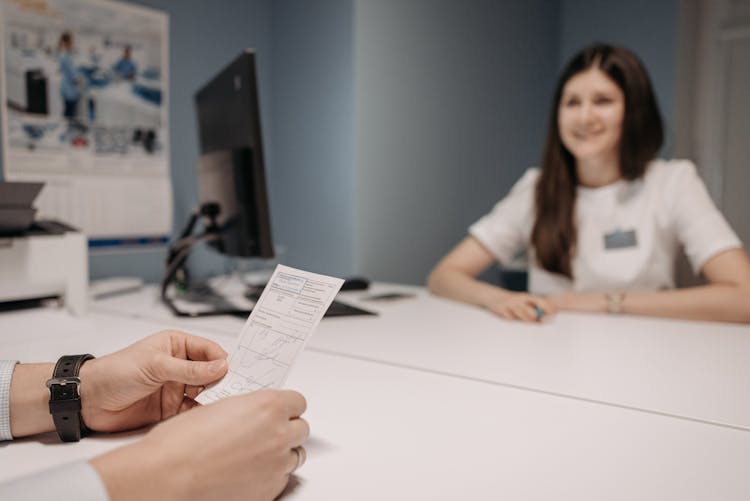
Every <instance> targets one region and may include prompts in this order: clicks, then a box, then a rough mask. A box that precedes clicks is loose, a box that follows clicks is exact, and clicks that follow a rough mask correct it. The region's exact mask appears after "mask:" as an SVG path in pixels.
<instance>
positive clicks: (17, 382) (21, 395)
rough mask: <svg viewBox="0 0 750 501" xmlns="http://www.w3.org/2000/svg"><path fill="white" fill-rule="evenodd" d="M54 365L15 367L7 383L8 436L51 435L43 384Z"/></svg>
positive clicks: (46, 391) (45, 390)
mask: <svg viewBox="0 0 750 501" xmlns="http://www.w3.org/2000/svg"><path fill="white" fill-rule="evenodd" d="M54 367H55V366H54V364H19V365H17V366H16V368H15V370H14V371H13V379H12V380H11V383H10V432H11V434H12V435H13V436H14V437H16V438H18V437H25V436H29V435H36V434H39V433H47V432H50V431H54V429H55V425H54V423H53V422H52V416H50V413H49V390H48V389H47V386H46V385H45V383H46V382H47V380H48V379H49V378H50V376H52V370H53V369H54Z"/></svg>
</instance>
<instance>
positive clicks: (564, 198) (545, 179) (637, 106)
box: [531, 44, 664, 279]
mask: <svg viewBox="0 0 750 501" xmlns="http://www.w3.org/2000/svg"><path fill="white" fill-rule="evenodd" d="M594 65H596V66H597V67H598V68H599V69H600V70H602V71H603V72H604V73H606V74H607V75H608V76H609V77H610V78H611V79H612V80H613V81H614V82H615V83H616V84H617V85H618V86H619V87H620V90H622V92H623V94H624V96H625V113H624V117H623V124H622V137H621V138H620V174H621V176H622V177H623V178H624V179H627V180H632V179H637V178H639V177H641V176H643V174H644V173H645V172H646V167H647V165H648V162H649V161H650V160H651V159H653V158H654V156H655V155H656V152H657V151H659V148H661V145H662V141H663V139H664V132H663V129H662V121H661V115H660V114H659V108H658V106H657V104H656V98H655V97H654V92H653V89H652V88H651V81H650V80H649V77H648V73H646V69H645V68H644V67H643V64H641V62H640V60H639V59H638V57H637V56H636V55H635V54H633V53H632V52H630V51H629V50H627V49H625V48H623V47H617V46H612V45H606V44H594V45H590V46H588V47H586V48H585V49H583V50H582V51H580V52H579V53H578V54H576V55H575V56H573V58H572V59H571V60H570V62H568V64H567V65H566V66H565V68H564V69H563V71H562V73H561V75H560V78H559V79H558V81H557V88H556V90H555V95H554V100H553V103H552V113H551V114H550V121H549V129H548V132H547V141H546V144H545V147H544V157H543V159H542V172H541V175H540V176H539V180H538V181H537V185H536V200H535V203H536V220H535V222H534V228H533V230H532V232H531V244H532V245H533V247H534V251H535V253H536V259H537V261H538V263H539V264H540V266H541V267H542V268H544V269H546V270H548V271H551V272H554V273H560V274H562V275H565V276H566V277H568V278H571V279H572V278H573V270H572V264H571V261H572V258H573V255H574V254H575V252H576V240H577V230H576V226H575V220H574V215H575V201H576V188H577V186H578V176H577V174H576V162H575V158H574V157H573V155H572V154H571V153H570V152H569V151H568V150H567V148H565V146H564V145H563V143H562V140H561V138H560V129H559V127H558V121H557V118H558V110H559V106H560V99H561V98H562V92H563V88H564V87H565V84H566V83H567V82H568V80H570V79H571V78H572V77H573V76H574V75H576V74H578V73H580V72H581V71H584V70H587V69H589V68H591V67H592V66H594Z"/></svg>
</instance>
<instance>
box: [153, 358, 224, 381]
mask: <svg viewBox="0 0 750 501" xmlns="http://www.w3.org/2000/svg"><path fill="white" fill-rule="evenodd" d="M155 369H156V370H155V371H154V372H156V373H157V374H158V375H159V376H160V379H161V380H162V382H164V383H166V382H168V381H174V382H177V383H182V384H190V385H194V386H201V385H206V384H208V383H212V382H214V381H216V380H217V379H219V378H220V377H222V376H223V375H224V374H225V373H226V372H227V361H226V359H224V358H220V359H218V360H211V361H208V362H201V361H197V360H184V359H181V358H175V357H170V356H166V357H163V358H160V359H159V360H158V361H157V367H155Z"/></svg>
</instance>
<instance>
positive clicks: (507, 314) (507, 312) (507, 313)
mask: <svg viewBox="0 0 750 501" xmlns="http://www.w3.org/2000/svg"><path fill="white" fill-rule="evenodd" d="M500 315H501V316H502V317H503V318H505V319H506V320H520V319H519V318H518V317H517V316H516V314H515V313H513V309H511V308H504V309H503V311H502V313H501V314H500Z"/></svg>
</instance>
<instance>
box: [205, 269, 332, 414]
mask: <svg viewBox="0 0 750 501" xmlns="http://www.w3.org/2000/svg"><path fill="white" fill-rule="evenodd" d="M343 283H344V281H343V280H341V279H340V278H334V277H328V276H325V275H318V274H315V273H310V272H307V271H302V270H296V269H294V268H290V267H288V266H284V265H281V264H280V265H278V266H276V269H275V270H274V272H273V275H272V276H271V280H269V282H268V285H266V287H265V289H264V290H263V294H261V296H260V299H258V302H257V303H256V304H255V307H254V308H253V311H252V313H250V316H249V317H248V318H247V322H245V325H244V326H243V327H242V331H241V332H240V338H239V342H238V343H237V348H236V349H235V350H234V352H233V353H232V354H230V355H229V370H228V371H227V374H226V375H225V376H224V377H223V378H222V379H221V380H220V381H218V382H217V383H216V384H214V385H212V386H210V387H208V388H206V389H205V390H204V391H203V392H201V393H200V394H199V395H198V396H197V397H196V398H195V400H196V401H198V402H200V403H201V404H208V403H210V402H215V401H217V400H220V399H222V398H225V397H229V396H232V395H239V394H241V393H249V392H251V391H255V390H259V389H262V388H281V386H282V385H283V384H284V382H285V381H286V378H287V376H288V375H289V371H290V370H291V368H292V365H293V364H294V361H295V359H296V358H297V355H299V353H300V352H301V351H302V349H303V348H304V347H305V344H306V343H307V340H308V339H309V338H310V335H311V334H312V333H313V332H314V331H315V329H316V328H317V327H318V323H319V322H320V319H321V318H322V317H323V314H325V312H326V310H327V309H328V307H329V306H330V305H331V302H332V301H333V299H334V297H335V296H336V294H337V293H338V291H339V289H340V288H341V285H342V284H343Z"/></svg>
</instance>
